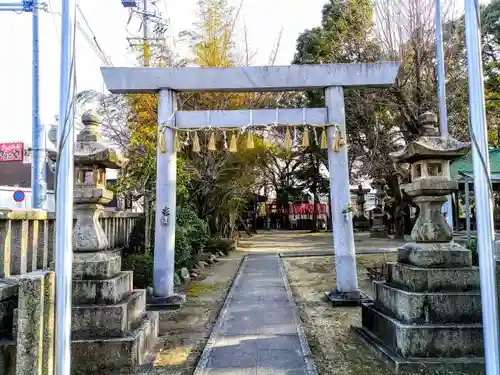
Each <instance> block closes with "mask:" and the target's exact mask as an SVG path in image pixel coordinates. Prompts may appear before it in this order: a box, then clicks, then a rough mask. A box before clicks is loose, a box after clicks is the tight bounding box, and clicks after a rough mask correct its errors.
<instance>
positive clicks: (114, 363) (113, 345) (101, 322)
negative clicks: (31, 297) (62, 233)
mask: <svg viewBox="0 0 500 375" xmlns="http://www.w3.org/2000/svg"><path fill="white" fill-rule="evenodd" d="M73 276H74V277H73V310H72V325H71V334H72V336H71V337H72V344H71V356H72V373H73V374H82V375H83V374H105V373H116V372H118V371H119V373H132V372H133V371H134V369H135V368H137V366H140V365H142V364H144V363H145V361H147V359H148V358H147V354H148V352H149V351H150V350H151V349H153V347H154V344H155V342H156V338H157V336H158V314H157V313H153V312H146V291H145V290H134V289H133V287H132V272H128V271H122V270H121V256H120V255H119V253H117V252H99V253H88V254H86V253H79V254H75V257H74V261H73Z"/></svg>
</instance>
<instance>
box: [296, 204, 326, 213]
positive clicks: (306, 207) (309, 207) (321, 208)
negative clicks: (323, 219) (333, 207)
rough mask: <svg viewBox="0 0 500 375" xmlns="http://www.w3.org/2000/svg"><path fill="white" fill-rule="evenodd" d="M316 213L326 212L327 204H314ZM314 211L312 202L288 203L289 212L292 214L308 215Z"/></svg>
mask: <svg viewBox="0 0 500 375" xmlns="http://www.w3.org/2000/svg"><path fill="white" fill-rule="evenodd" d="M316 207H317V211H318V214H326V212H327V210H328V205H327V204H324V203H319V204H317V205H316ZM313 211H314V204H313V203H296V204H292V205H290V213H291V214H292V215H308V214H312V213H313Z"/></svg>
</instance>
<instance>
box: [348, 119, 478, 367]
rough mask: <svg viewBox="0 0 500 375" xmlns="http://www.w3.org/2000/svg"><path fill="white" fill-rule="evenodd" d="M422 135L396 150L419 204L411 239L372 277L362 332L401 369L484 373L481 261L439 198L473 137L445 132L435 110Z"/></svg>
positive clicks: (452, 187) (452, 184) (450, 183)
mask: <svg viewBox="0 0 500 375" xmlns="http://www.w3.org/2000/svg"><path fill="white" fill-rule="evenodd" d="M419 131H420V134H419V137H418V138H417V139H416V140H414V141H412V142H410V143H409V144H408V145H407V146H406V147H405V148H404V149H403V150H401V151H398V152H395V153H392V154H391V155H390V156H391V158H392V159H393V160H394V161H395V162H397V163H407V164H410V168H411V182H410V183H408V184H406V185H405V186H404V188H405V191H406V193H407V194H408V195H410V196H411V197H413V199H414V202H415V203H416V204H417V205H418V207H419V209H420V210H419V213H418V218H417V220H416V222H415V225H414V228H413V230H412V234H411V237H412V240H413V241H414V242H413V243H408V244H406V245H405V246H403V247H402V248H400V249H398V253H397V262H394V263H389V264H388V276H387V280H385V281H376V282H374V287H375V288H374V289H375V299H374V301H373V302H369V303H364V304H362V309H361V313H362V327H361V328H357V329H356V330H357V332H358V333H359V334H360V335H361V336H362V337H363V338H364V339H365V340H366V341H367V342H368V343H369V344H370V345H371V346H372V347H373V348H375V349H376V351H377V352H378V353H379V354H380V355H381V356H382V357H384V358H385V359H386V360H387V361H388V363H389V364H391V365H392V367H393V368H395V369H396V373H415V374H417V373H426V374H430V373H433V374H434V373H443V374H444V373H446V374H448V373H454V374H455V373H456V374H476V373H483V367H484V362H483V358H481V357H482V356H483V328H482V325H481V297H480V293H479V269H478V268H477V267H474V266H472V256H471V252H470V251H469V250H467V249H465V248H464V247H462V246H460V245H459V244H457V243H455V242H453V233H452V231H451V229H450V227H449V226H448V224H447V222H446V220H445V217H444V214H443V213H442V212H441V206H442V204H443V203H444V202H445V201H446V197H445V196H446V195H448V194H450V193H452V192H453V191H455V190H456V189H457V188H458V186H457V182H455V181H452V180H451V179H450V174H449V171H450V166H449V165H450V161H451V160H453V159H455V158H459V157H461V156H463V155H465V154H467V153H468V152H469V149H470V145H469V144H468V143H464V142H460V141H457V140H456V139H453V138H451V137H442V136H441V135H440V134H439V131H438V127H437V117H436V115H435V114H433V113H430V112H427V113H424V114H423V115H421V116H420V117H419Z"/></svg>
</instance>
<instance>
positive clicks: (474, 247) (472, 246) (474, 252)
mask: <svg viewBox="0 0 500 375" xmlns="http://www.w3.org/2000/svg"><path fill="white" fill-rule="evenodd" d="M466 247H467V249H469V250H470V251H471V253H472V265H473V266H478V265H479V253H478V251H477V240H476V239H475V238H473V239H471V240H470V242H469V243H468V244H467V245H466Z"/></svg>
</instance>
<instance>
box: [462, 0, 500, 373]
mask: <svg viewBox="0 0 500 375" xmlns="http://www.w3.org/2000/svg"><path fill="white" fill-rule="evenodd" d="M464 3H465V5H464V6H465V39H466V46H467V71H468V79H469V114H470V122H471V133H472V134H471V140H472V160H473V166H474V194H475V202H476V217H477V219H476V220H477V235H476V236H477V249H478V252H479V273H480V284H481V305H482V315H483V335H484V361H485V369H486V374H487V375H500V345H499V332H498V329H499V325H498V315H497V292H496V274H495V271H496V270H495V267H496V264H495V263H496V262H495V257H494V246H493V242H494V230H493V197H492V193H491V185H490V160H489V155H488V137H487V126H486V111H485V102H484V83H483V65H482V60H481V58H482V56H481V38H480V33H481V31H480V18H479V2H478V0H466V1H464Z"/></svg>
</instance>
